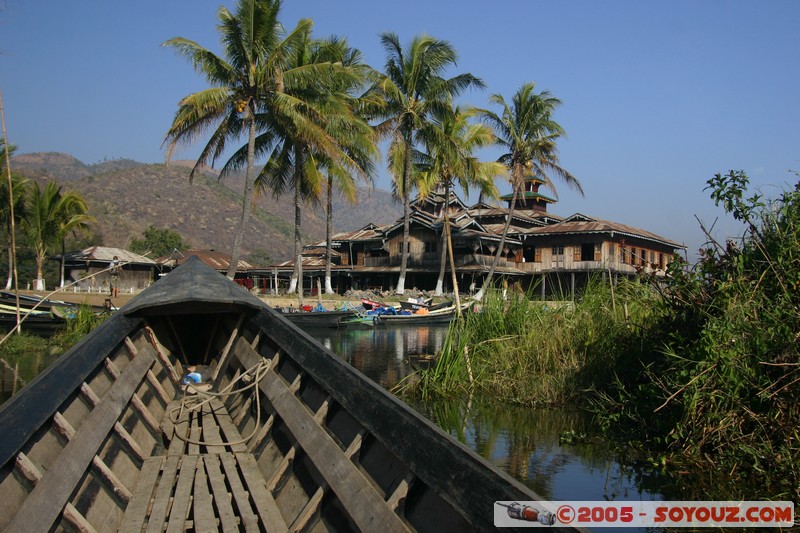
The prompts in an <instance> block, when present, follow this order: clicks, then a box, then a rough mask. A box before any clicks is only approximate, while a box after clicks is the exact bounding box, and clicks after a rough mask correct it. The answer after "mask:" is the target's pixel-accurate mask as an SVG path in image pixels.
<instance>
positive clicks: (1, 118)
mask: <svg viewBox="0 0 800 533" xmlns="http://www.w3.org/2000/svg"><path fill="white" fill-rule="evenodd" d="M0 122H2V124H3V145H4V147H5V152H6V176H7V178H8V204H9V205H8V207H9V211H8V212H9V215H8V216H9V217H10V221H11V223H10V226H11V265H12V271H13V273H14V295H15V296H16V299H17V326H16V327H15V328H14V330H15V331H16V332H17V334H19V333H22V328H21V327H20V324H21V323H22V320H21V319H20V313H19V277H18V276H17V237H16V224H15V223H14V189H13V188H12V187H11V153H10V152H9V150H8V134H7V133H6V113H5V109H4V107H3V93H2V91H0Z"/></svg>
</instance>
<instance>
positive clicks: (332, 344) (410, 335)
mask: <svg viewBox="0 0 800 533" xmlns="http://www.w3.org/2000/svg"><path fill="white" fill-rule="evenodd" d="M306 331H307V332H308V333H309V334H310V335H311V336H312V337H314V338H315V339H317V340H318V341H320V342H321V343H322V345H323V346H325V347H326V348H328V349H329V350H331V351H333V352H334V353H335V354H337V355H339V357H341V358H342V359H344V360H345V361H347V362H348V363H350V364H351V365H353V366H354V367H355V368H357V369H358V370H360V371H361V372H363V373H364V374H366V376H367V377H369V378H370V379H372V380H373V381H375V382H376V383H378V384H380V385H381V386H382V387H385V388H387V389H390V388H392V387H394V386H395V385H396V384H397V383H398V382H399V381H400V380H402V379H403V378H404V377H406V376H407V375H408V374H409V372H410V371H411V367H410V365H409V363H408V357H409V356H410V355H422V354H435V353H438V352H439V351H440V350H441V349H442V345H443V344H444V339H445V336H446V335H447V326H446V325H443V326H442V325H433V326H420V327H412V328H409V327H402V326H374V327H359V328H343V329H333V328H319V329H317V328H314V329H311V328H308V329H306Z"/></svg>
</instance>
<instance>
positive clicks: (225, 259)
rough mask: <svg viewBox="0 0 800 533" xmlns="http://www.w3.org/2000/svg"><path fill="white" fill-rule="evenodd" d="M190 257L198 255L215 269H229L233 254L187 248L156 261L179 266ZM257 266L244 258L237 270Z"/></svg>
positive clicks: (240, 260)
mask: <svg viewBox="0 0 800 533" xmlns="http://www.w3.org/2000/svg"><path fill="white" fill-rule="evenodd" d="M190 257H197V258H198V259H200V260H201V261H202V262H203V263H205V264H207V265H208V266H210V267H211V268H213V269H214V270H227V269H228V266H229V265H230V263H231V256H230V255H229V254H226V253H223V252H217V251H216V250H187V251H185V252H173V253H171V254H170V255H167V256H164V257H159V258H158V259H157V260H156V261H157V262H158V264H160V265H165V266H169V267H177V266H180V265H182V264H183V263H185V262H186V260H187V259H189V258H190ZM252 268H255V266H254V265H253V264H251V263H248V262H247V261H245V260H244V259H239V261H238V263H237V267H236V270H249V269H252Z"/></svg>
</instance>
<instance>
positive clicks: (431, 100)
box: [374, 33, 483, 294]
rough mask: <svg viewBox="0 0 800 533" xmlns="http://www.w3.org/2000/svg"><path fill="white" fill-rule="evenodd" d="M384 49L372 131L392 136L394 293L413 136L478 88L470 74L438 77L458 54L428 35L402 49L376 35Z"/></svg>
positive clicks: (401, 282)
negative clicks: (397, 233)
mask: <svg viewBox="0 0 800 533" xmlns="http://www.w3.org/2000/svg"><path fill="white" fill-rule="evenodd" d="M381 43H382V44H383V48H384V50H385V51H386V72H385V74H384V75H383V76H381V77H380V79H378V81H377V82H376V83H375V86H374V91H375V92H377V93H378V94H380V95H381V96H382V97H383V100H384V106H383V109H382V110H381V111H380V114H379V116H380V118H383V119H384V121H383V122H382V123H380V124H379V125H378V126H377V128H378V131H379V133H381V134H383V135H385V136H389V137H390V138H391V141H390V144H389V167H390V170H391V172H392V174H393V177H394V181H395V189H396V190H397V191H398V192H399V193H400V194H401V195H402V198H403V244H402V247H401V252H400V257H401V259H400V277H399V279H398V281H397V289H396V290H397V293H398V294H403V293H404V292H405V280H406V267H407V263H408V236H409V220H410V213H411V209H410V195H411V187H412V183H411V177H412V175H413V174H414V173H415V171H414V169H413V168H412V167H413V166H414V161H413V152H414V146H415V142H416V139H415V135H416V133H417V132H418V131H419V129H420V128H421V127H422V126H423V125H424V124H425V123H426V122H427V121H428V120H429V117H430V116H431V113H433V112H434V111H436V110H437V109H442V108H445V107H446V106H448V105H449V102H450V101H451V100H452V98H453V97H455V96H457V95H459V94H461V92H463V91H464V90H465V89H467V88H469V87H481V88H482V87H483V82H482V81H481V80H480V79H478V78H476V77H475V76H473V75H472V74H459V75H457V76H454V77H452V78H449V79H446V78H444V77H443V74H444V72H445V70H446V69H447V68H448V67H449V66H451V65H455V63H456V59H457V55H456V52H455V49H454V48H453V46H452V45H451V44H450V43H448V42H447V41H442V40H438V39H434V38H433V37H429V36H427V35H423V36H418V37H415V38H414V39H412V41H411V43H410V45H409V46H408V47H407V48H406V49H405V50H404V49H403V47H402V46H401V45H400V41H399V38H398V37H397V35H396V34H394V33H383V34H381Z"/></svg>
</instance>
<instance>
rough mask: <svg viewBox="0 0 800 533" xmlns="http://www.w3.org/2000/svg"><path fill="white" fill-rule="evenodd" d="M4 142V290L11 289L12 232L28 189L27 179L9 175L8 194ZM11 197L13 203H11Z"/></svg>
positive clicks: (0, 192) (0, 189)
mask: <svg viewBox="0 0 800 533" xmlns="http://www.w3.org/2000/svg"><path fill="white" fill-rule="evenodd" d="M4 148H5V143H4V142H3V141H2V140H0V172H2V175H3V178H2V179H0V217H2V219H3V220H4V221H5V229H6V252H7V254H8V275H7V277H6V286H5V290H7V291H8V290H11V285H12V283H13V281H14V280H13V277H14V257H13V254H14V249H13V239H12V238H11V237H12V232H13V231H14V228H15V227H16V226H17V224H19V222H20V221H21V220H22V219H23V218H24V217H25V195H26V194H27V189H28V183H29V182H28V180H26V179H24V178H22V177H20V176H17V175H16V174H12V175H11V193H12V194H11V195H10V196H9V194H8V180H7V179H5V176H6V175H7V173H6V150H5V149H4ZM15 148H16V147H15V146H9V147H8V153H9V155H10V154H13V153H14V150H15ZM12 198H13V201H14V205H13V207H12V205H11V199H12ZM12 211H13V213H14V220H13V223H12V220H11V213H12Z"/></svg>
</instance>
